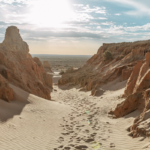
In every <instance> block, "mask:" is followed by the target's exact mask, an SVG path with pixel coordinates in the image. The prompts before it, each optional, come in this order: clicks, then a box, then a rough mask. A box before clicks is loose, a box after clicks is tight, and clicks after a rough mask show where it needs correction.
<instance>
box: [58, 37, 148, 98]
mask: <svg viewBox="0 0 150 150" xmlns="http://www.w3.org/2000/svg"><path fill="white" fill-rule="evenodd" d="M149 50H150V40H148V41H138V42H133V43H132V42H128V43H125V42H124V43H116V44H105V43H104V44H103V46H101V47H100V48H99V49H98V52H97V54H95V55H94V56H93V57H91V58H90V59H89V60H88V61H87V62H86V64H85V65H84V66H83V67H82V68H79V69H78V70H72V72H66V73H64V74H63V75H62V78H61V79H60V80H59V85H62V84H66V83H68V82H73V83H74V84H80V85H81V87H83V88H84V89H86V90H88V91H92V94H93V93H95V92H96V89H97V87H100V86H101V85H104V84H106V83H107V82H110V81H113V80H114V79H116V78H118V77H121V80H127V79H128V78H129V77H130V75H131V74H132V70H133V67H134V66H135V64H136V63H137V62H138V61H139V60H143V59H144V55H145V53H146V52H147V51H149ZM106 51H110V52H111V54H112V57H113V59H112V60H104V58H103V53H105V52H106ZM135 80H136V79H135ZM95 94H96V93H95ZM95 94H94V95H95Z"/></svg>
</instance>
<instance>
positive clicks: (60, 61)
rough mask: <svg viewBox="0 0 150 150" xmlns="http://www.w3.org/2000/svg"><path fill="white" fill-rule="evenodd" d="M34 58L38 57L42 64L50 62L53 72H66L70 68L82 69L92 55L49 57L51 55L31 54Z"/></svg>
mask: <svg viewBox="0 0 150 150" xmlns="http://www.w3.org/2000/svg"><path fill="white" fill-rule="evenodd" d="M31 55H32V57H38V58H39V59H40V60H41V62H43V61H48V62H49V64H50V65H51V68H52V70H53V71H61V70H63V71H65V70H67V69H68V68H70V67H74V68H80V67H82V66H83V65H84V64H85V63H86V61H87V60H88V59H89V58H90V57H91V55H49V54H31Z"/></svg>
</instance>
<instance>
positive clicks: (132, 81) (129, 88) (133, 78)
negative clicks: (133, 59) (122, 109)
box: [124, 61, 142, 96]
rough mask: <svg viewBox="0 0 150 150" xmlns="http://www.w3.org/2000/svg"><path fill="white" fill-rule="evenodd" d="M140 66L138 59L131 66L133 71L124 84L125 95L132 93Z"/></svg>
mask: <svg viewBox="0 0 150 150" xmlns="http://www.w3.org/2000/svg"><path fill="white" fill-rule="evenodd" d="M141 66H142V62H141V61H140V62H138V63H137V64H136V65H135V67H134V68H133V72H132V74H131V76H130V78H129V80H128V82H127V85H126V88H125V91H124V94H125V95H126V96H129V95H130V94H132V93H133V90H134V87H135V84H136V81H137V78H138V75H139V72H140V69H141Z"/></svg>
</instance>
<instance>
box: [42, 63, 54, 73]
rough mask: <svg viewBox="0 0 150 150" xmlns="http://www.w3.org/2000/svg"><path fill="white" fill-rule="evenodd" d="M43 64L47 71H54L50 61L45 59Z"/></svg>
mask: <svg viewBox="0 0 150 150" xmlns="http://www.w3.org/2000/svg"><path fill="white" fill-rule="evenodd" d="M43 66H44V69H45V71H46V72H49V73H52V72H53V71H52V70H51V66H50V64H49V62H48V61H43Z"/></svg>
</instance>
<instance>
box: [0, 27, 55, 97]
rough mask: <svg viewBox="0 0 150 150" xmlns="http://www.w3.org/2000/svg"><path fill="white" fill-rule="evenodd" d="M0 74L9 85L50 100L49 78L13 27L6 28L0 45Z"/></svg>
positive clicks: (50, 86) (50, 80)
mask: <svg viewBox="0 0 150 150" xmlns="http://www.w3.org/2000/svg"><path fill="white" fill-rule="evenodd" d="M0 74H1V75H2V76H3V77H4V78H5V79H6V80H7V81H8V82H9V83H11V84H14V85H15V86H18V87H20V88H22V89H23V90H25V91H27V92H29V93H32V94H35V95H37V96H40V97H42V98H45V99H48V100H50V98H51V97H50V90H49V88H52V83H50V82H52V79H51V76H48V75H46V72H45V70H44V67H43V65H42V63H41V62H40V60H39V59H38V58H32V56H31V55H30V54H29V47H28V45H27V43H26V42H24V41H23V40H22V38H21V36H20V34H19V29H18V28H17V27H15V26H11V27H8V28H7V30H6V34H5V39H4V41H3V43H1V44H0Z"/></svg>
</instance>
